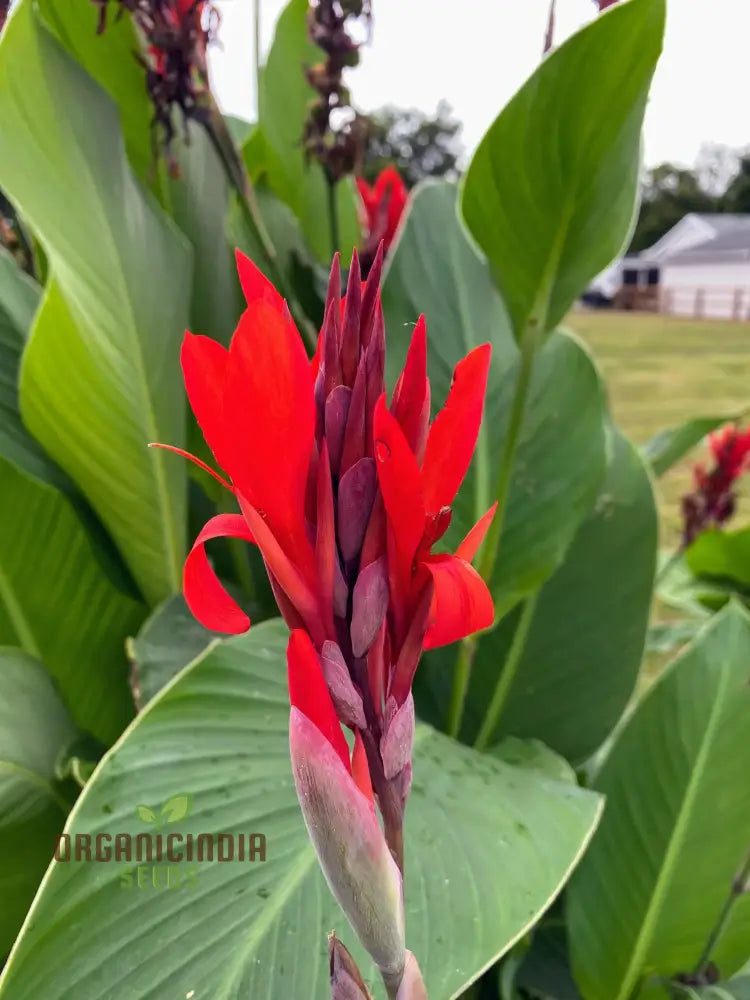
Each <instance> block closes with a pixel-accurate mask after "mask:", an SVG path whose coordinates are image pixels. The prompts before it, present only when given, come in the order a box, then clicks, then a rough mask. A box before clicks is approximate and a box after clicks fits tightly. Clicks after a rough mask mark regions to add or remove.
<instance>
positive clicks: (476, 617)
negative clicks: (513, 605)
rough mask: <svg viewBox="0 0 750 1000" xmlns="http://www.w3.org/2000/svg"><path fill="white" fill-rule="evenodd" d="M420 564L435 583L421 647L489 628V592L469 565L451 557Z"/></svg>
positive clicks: (439, 644) (433, 557) (445, 644)
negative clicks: (430, 620)
mask: <svg viewBox="0 0 750 1000" xmlns="http://www.w3.org/2000/svg"><path fill="white" fill-rule="evenodd" d="M423 565H424V567H425V569H427V570H428V571H429V572H430V573H431V574H432V582H433V583H434V585H435V594H434V597H433V602H432V610H431V619H432V622H431V625H430V627H429V629H428V630H427V635H426V636H425V640H424V648H425V649H434V648H435V647H436V646H447V645H448V643H450V642H455V641H456V640H457V639H463V637H464V636H466V635H471V633H472V632H478V631H479V630H480V629H483V628H489V626H490V625H491V624H492V622H493V619H494V617H495V609H494V607H493V604H492V595H491V594H490V592H489V590H488V589H487V585H486V584H485V582H484V580H483V579H482V578H481V576H480V575H479V574H478V573H477V571H476V570H475V569H474V567H473V566H471V565H470V564H469V563H467V562H465V561H464V560H463V559H457V558H456V557H455V556H430V557H429V558H428V559H425V561H424V563H423Z"/></svg>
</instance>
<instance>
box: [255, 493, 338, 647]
mask: <svg viewBox="0 0 750 1000" xmlns="http://www.w3.org/2000/svg"><path fill="white" fill-rule="evenodd" d="M236 496H237V500H238V502H239V505H240V509H241V510H242V513H243V515H244V517H245V520H246V521H247V523H248V524H249V525H250V528H251V530H252V531H253V533H254V535H255V544H256V545H257V546H258V548H259V549H260V551H261V553H262V554H263V559H264V561H265V563H266V565H267V567H268V569H269V571H270V573H271V574H273V577H274V578H275V580H276V582H277V584H278V585H279V586H280V587H281V588H282V590H283V591H284V593H285V594H286V596H287V597H288V598H289V600H290V601H291V602H292V604H293V605H294V608H295V610H296V611H297V613H298V614H299V615H300V616H301V618H302V620H303V621H304V623H305V627H306V628H307V630H308V631H309V632H310V634H311V635H312V636H313V638H314V639H315V641H316V642H317V643H322V642H323V641H324V640H325V638H326V634H325V628H324V626H323V621H322V619H321V617H320V608H319V606H318V601H317V598H316V596H315V593H314V591H313V590H311V589H310V587H309V586H308V584H307V582H306V579H305V577H304V575H303V573H302V571H301V570H300V568H299V564H298V561H297V558H296V555H297V554H296V553H295V560H294V561H292V559H291V558H290V557H289V556H288V555H287V553H286V552H285V551H284V549H283V548H282V546H281V545H280V544H279V541H278V539H277V538H276V537H275V536H274V534H273V532H272V531H271V529H270V528H269V526H268V525H267V524H266V522H265V521H264V519H263V518H262V517H261V515H260V513H259V512H258V511H257V510H256V509H255V507H253V506H252V504H249V503H248V502H247V500H246V499H245V498H244V497H243V496H242V495H241V494H236ZM307 547H308V549H309V552H310V556H311V558H312V564H313V573H314V571H315V554H314V552H313V549H312V546H311V545H310V543H309V541H308V542H307ZM315 579H316V578H315V577H314V576H313V580H315Z"/></svg>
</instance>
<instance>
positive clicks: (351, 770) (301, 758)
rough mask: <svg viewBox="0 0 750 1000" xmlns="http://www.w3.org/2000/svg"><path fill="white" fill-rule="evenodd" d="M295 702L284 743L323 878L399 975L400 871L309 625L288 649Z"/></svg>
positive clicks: (378, 957)
mask: <svg viewBox="0 0 750 1000" xmlns="http://www.w3.org/2000/svg"><path fill="white" fill-rule="evenodd" d="M287 661H288V667H289V692H290V698H291V703H292V710H291V716H290V722H289V745H290V751H291V758H292V770H293V773H294V783H295V786H296V789H297V796H298V798H299V801H300V806H301V807H302V815H303V816H304V819H305V825H306V826H307V830H308V833H309V835H310V840H311V841H312V843H313V846H314V848H315V852H316V854H317V856H318V861H319V863H320V867H321V868H322V870H323V874H324V875H325V878H326V881H327V883H328V886H329V888H330V890H331V892H332V893H333V895H334V896H335V897H336V900H337V901H338V904H339V906H340V907H341V909H342V910H343V911H344V913H345V914H346V917H347V919H348V920H349V923H350V924H351V926H352V929H353V930H354V932H355V933H356V935H357V937H358V938H359V940H360V941H361V942H362V945H363V946H364V947H365V948H366V949H367V951H368V953H369V954H370V956H371V957H372V959H373V961H374V962H375V964H376V965H377V966H378V968H379V969H380V971H381V973H382V975H383V976H384V977H387V978H388V979H389V980H394V979H395V981H396V982H400V981H401V976H402V975H403V970H404V961H405V944H404V934H405V931H404V906H403V898H402V884H401V874H400V872H399V870H398V867H397V866H396V863H395V862H394V860H393V857H392V856H391V852H390V850H389V849H388V845H387V844H386V841H385V838H384V836H383V833H382V831H381V829H380V824H379V823H378V819H377V816H376V813H375V805H374V801H373V794H372V787H371V784H370V775H369V771H368V766H367V759H366V757H365V753H364V747H363V744H362V740H361V737H360V736H359V734H357V735H356V737H355V743H354V753H353V755H352V758H351V760H350V757H349V748H348V746H347V744H346V740H345V739H344V735H343V733H342V731H341V727H340V725H339V721H338V719H337V718H336V712H335V709H334V707H333V702H332V701H331V696H330V694H329V693H328V688H327V686H326V682H325V678H324V677H323V672H322V669H321V666H320V663H319V660H318V656H317V654H316V652H315V649H314V648H313V645H312V643H311V641H310V638H309V636H308V635H307V633H306V632H304V631H302V630H301V629H300V630H296V631H294V632H292V635H291V638H290V640H289V647H288V650H287Z"/></svg>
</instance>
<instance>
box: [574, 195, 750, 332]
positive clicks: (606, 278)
mask: <svg viewBox="0 0 750 1000" xmlns="http://www.w3.org/2000/svg"><path fill="white" fill-rule="evenodd" d="M592 287H593V290H594V291H595V292H599V293H601V294H603V295H605V296H606V297H608V298H612V297H614V296H615V295H616V293H617V292H618V290H620V289H623V290H625V289H627V288H628V287H630V288H633V287H638V288H639V289H644V288H653V290H654V291H655V292H656V290H657V289H658V296H656V295H655V296H654V301H656V302H658V306H659V308H660V310H661V311H662V312H666V313H672V314H674V315H681V316H696V317H701V316H703V317H707V318H717V319H750V215H729V214H727V215H719V214H713V215H708V214H707V215H701V214H698V213H690V214H689V215H686V216H685V217H684V218H683V219H681V220H680V221H679V222H678V223H677V225H675V226H673V227H672V229H670V230H669V232H668V233H666V234H665V235H664V236H662V238H661V239H660V240H658V241H657V242H656V243H654V245H653V246H652V247H649V248H648V249H647V250H644V251H642V252H641V253H639V254H633V255H630V256H627V257H624V258H622V259H621V260H619V261H616V262H615V263H614V264H612V265H611V266H610V267H609V268H607V270H606V271H604V272H603V273H602V274H601V275H599V277H598V278H597V279H596V281H595V282H594V285H593V286H592Z"/></svg>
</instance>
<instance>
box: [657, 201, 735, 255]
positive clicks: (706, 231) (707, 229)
mask: <svg viewBox="0 0 750 1000" xmlns="http://www.w3.org/2000/svg"><path fill="white" fill-rule="evenodd" d="M641 256H643V257H645V258H650V259H653V260H656V261H658V263H659V264H687V263H697V262H699V261H701V262H705V261H708V262H715V263H720V262H725V261H731V260H745V259H750V214H731V213H726V214H723V213H716V212H713V213H711V212H706V213H702V212H689V213H688V214H687V215H686V216H684V217H683V218H682V219H680V221H679V222H678V223H677V224H676V225H674V226H672V228H671V229H670V230H669V232H667V233H665V234H664V236H662V238H661V239H660V240H657V242H656V243H654V245H653V246H652V247H649V249H648V250H644V251H643V253H642V255H641Z"/></svg>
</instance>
